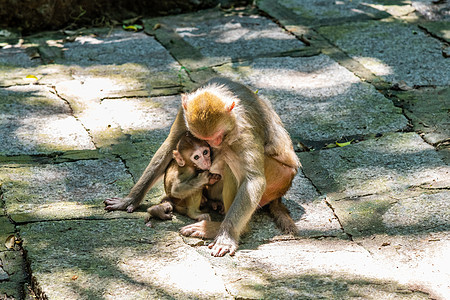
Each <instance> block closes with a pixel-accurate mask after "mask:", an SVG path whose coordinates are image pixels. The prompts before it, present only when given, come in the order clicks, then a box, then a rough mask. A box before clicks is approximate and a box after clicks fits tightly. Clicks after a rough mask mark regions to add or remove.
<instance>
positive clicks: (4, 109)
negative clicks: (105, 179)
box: [0, 85, 94, 155]
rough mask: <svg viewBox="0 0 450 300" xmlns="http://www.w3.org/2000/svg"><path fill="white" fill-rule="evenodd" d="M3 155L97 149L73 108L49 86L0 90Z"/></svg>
mask: <svg viewBox="0 0 450 300" xmlns="http://www.w3.org/2000/svg"><path fill="white" fill-rule="evenodd" d="M0 97H1V98H2V103H0V139H1V140H2V143H1V145H0V154H2V155H18V154H40V153H50V152H54V151H62V150H72V149H74V150H77V149H94V144H93V143H92V141H91V138H90V137H89V135H88V133H87V132H86V130H85V129H84V128H83V126H82V124H81V123H80V122H78V121H77V120H76V119H75V118H74V117H73V116H71V110H70V107H69V106H68V105H67V103H66V102H64V101H63V100H61V99H60V98H58V97H57V96H56V95H54V93H52V90H51V89H49V88H48V87H45V86H37V85H29V86H15V87H10V88H2V89H0Z"/></svg>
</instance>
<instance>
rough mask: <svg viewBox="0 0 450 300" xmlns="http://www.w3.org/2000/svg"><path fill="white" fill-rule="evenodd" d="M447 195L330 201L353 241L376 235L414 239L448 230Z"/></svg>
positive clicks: (429, 193)
mask: <svg viewBox="0 0 450 300" xmlns="http://www.w3.org/2000/svg"><path fill="white" fill-rule="evenodd" d="M449 197H450V192H448V191H423V190H418V191H405V192H404V193H403V194H402V195H396V196H391V195H390V194H388V193H386V194H377V195H368V196H360V197H355V198H346V199H341V200H330V201H329V203H330V205H331V206H332V207H333V209H334V212H335V213H336V215H337V216H338V218H339V221H340V224H342V227H343V228H344V231H345V233H347V234H350V235H351V236H352V237H361V236H367V235H370V234H375V233H378V234H380V233H387V234H390V235H414V234H417V233H422V232H446V231H449V230H450V224H449V221H448V220H450V205H449V204H448V199H449Z"/></svg>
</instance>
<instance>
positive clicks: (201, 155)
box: [189, 146, 211, 171]
mask: <svg viewBox="0 0 450 300" xmlns="http://www.w3.org/2000/svg"><path fill="white" fill-rule="evenodd" d="M189 159H190V160H191V162H192V163H193V164H194V166H195V167H196V168H197V169H200V170H203V171H205V170H209V168H211V151H210V149H209V147H205V146H198V147H196V148H195V149H194V151H193V152H192V154H191V156H190V157H189Z"/></svg>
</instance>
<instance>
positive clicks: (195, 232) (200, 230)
mask: <svg viewBox="0 0 450 300" xmlns="http://www.w3.org/2000/svg"><path fill="white" fill-rule="evenodd" d="M219 228H220V222H212V221H205V220H203V221H200V222H197V223H194V224H191V225H187V226H184V227H182V228H181V229H180V233H181V234H182V235H184V236H191V237H198V238H203V239H213V238H215V237H216V236H217V233H218V232H219Z"/></svg>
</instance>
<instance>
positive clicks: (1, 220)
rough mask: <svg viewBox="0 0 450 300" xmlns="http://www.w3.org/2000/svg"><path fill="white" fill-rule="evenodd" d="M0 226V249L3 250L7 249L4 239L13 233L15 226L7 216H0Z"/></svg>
mask: <svg viewBox="0 0 450 300" xmlns="http://www.w3.org/2000/svg"><path fill="white" fill-rule="evenodd" d="M3 204H4V203H3ZM2 209H3V207H2ZM0 228H1V229H2V230H1V231H0V251H4V250H7V249H6V245H5V242H6V239H7V238H8V237H9V236H10V235H12V234H15V228H14V225H13V223H11V222H10V221H9V219H8V217H7V216H0Z"/></svg>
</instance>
